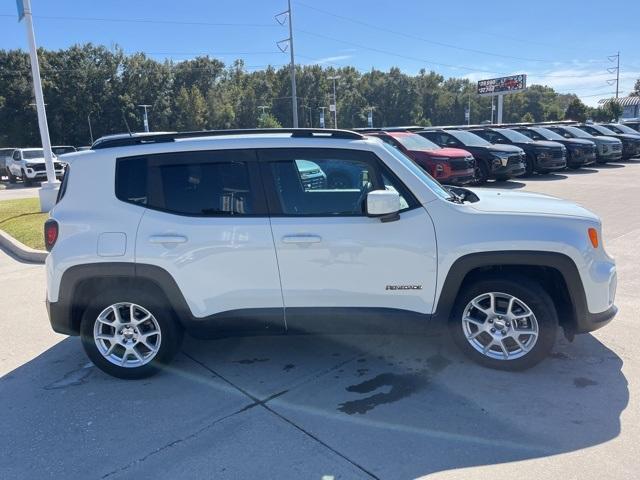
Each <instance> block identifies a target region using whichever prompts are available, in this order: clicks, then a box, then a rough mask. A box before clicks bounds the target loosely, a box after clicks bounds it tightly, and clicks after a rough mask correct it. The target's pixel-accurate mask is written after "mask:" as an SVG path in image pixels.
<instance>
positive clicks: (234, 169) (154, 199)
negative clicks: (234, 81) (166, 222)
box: [116, 150, 308, 217]
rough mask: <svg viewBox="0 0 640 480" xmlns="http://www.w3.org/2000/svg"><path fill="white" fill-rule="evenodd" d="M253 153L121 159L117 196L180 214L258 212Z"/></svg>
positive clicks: (217, 152) (227, 152)
mask: <svg viewBox="0 0 640 480" xmlns="http://www.w3.org/2000/svg"><path fill="white" fill-rule="evenodd" d="M250 157H251V154H250V153H247V152H244V151H233V150H228V151H212V152H183V153H171V154H161V155H149V156H145V157H136V158H129V159H119V160H118V167H117V173H116V176H117V181H116V195H117V197H118V198H119V199H121V200H123V201H126V202H129V203H136V204H142V205H145V206H147V207H148V208H151V209H155V210H161V211H165V212H169V213H174V214H177V215H187V216H202V217H211V216H232V215H233V216H235V215H254V214H256V213H258V209H257V208H256V203H257V202H256V199H255V195H254V190H255V189H252V187H251V181H250V174H249V165H248V161H247V160H248V159H249V158H250ZM305 171H308V169H306V170H305Z"/></svg>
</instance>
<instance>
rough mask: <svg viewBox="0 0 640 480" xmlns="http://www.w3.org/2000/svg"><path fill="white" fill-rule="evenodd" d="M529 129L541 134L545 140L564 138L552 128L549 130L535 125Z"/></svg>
mask: <svg viewBox="0 0 640 480" xmlns="http://www.w3.org/2000/svg"><path fill="white" fill-rule="evenodd" d="M531 130H533V131H534V132H536V133H537V134H539V135H541V136H543V137H544V138H546V139H547V140H564V137H563V136H562V135H558V134H557V133H556V132H554V131H553V130H549V129H548V128H541V127H536V128H532V129H531Z"/></svg>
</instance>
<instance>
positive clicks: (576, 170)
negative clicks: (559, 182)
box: [563, 165, 598, 175]
mask: <svg viewBox="0 0 640 480" xmlns="http://www.w3.org/2000/svg"><path fill="white" fill-rule="evenodd" d="M594 167H595V166H594V165H590V166H588V167H580V168H568V169H566V170H565V171H564V172H563V173H564V174H565V175H586V174H589V173H598V170H596V169H595V168H594ZM596 168H597V167H596Z"/></svg>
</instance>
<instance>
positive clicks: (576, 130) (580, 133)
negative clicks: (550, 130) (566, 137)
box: [563, 127, 593, 138]
mask: <svg viewBox="0 0 640 480" xmlns="http://www.w3.org/2000/svg"><path fill="white" fill-rule="evenodd" d="M563 128H564V129H565V130H566V131H567V132H569V133H571V134H572V135H573V136H575V137H578V138H593V135H591V134H590V133H588V132H585V131H584V130H580V129H579V128H578V127H563Z"/></svg>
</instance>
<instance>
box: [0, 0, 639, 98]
mask: <svg viewBox="0 0 640 480" xmlns="http://www.w3.org/2000/svg"><path fill="white" fill-rule="evenodd" d="M607 6H610V7H611V8H610V9H608V8H607ZM32 7H33V11H34V16H35V27H36V37H37V42H38V45H39V46H42V47H46V48H49V49H58V48H64V47H67V46H69V45H72V44H74V43H84V42H93V43H96V44H103V45H107V46H112V45H116V44H117V45H120V46H121V47H122V48H123V49H124V50H125V51H126V52H134V51H144V52H146V53H148V54H149V55H150V56H152V57H154V58H156V59H163V58H172V59H174V60H183V59H188V58H193V57H195V56H197V55H198V54H205V53H208V54H210V55H213V56H216V57H219V58H221V59H222V60H223V61H228V62H230V61H232V60H233V59H235V58H242V59H243V60H244V61H245V64H246V65H247V66H248V67H249V69H256V68H262V67H263V66H264V65H267V64H272V65H282V64H285V63H286V62H287V61H288V54H284V53H281V52H279V50H278V48H277V47H276V42H277V41H278V40H281V39H283V38H286V37H287V36H288V30H287V28H286V27H284V26H280V25H278V23H277V22H276V21H275V19H274V15H275V14H277V13H279V12H281V11H283V10H285V9H286V8H287V7H286V0H180V1H179V2H178V1H175V0H174V1H169V0H135V1H134V0H126V1H125V0H108V1H102V2H98V1H95V0H94V1H87V0H84V1H80V0H55V1H53V0H32ZM292 8H293V25H294V38H295V52H296V57H297V62H298V63H301V64H304V63H322V64H324V65H326V66H332V65H333V66H344V65H353V66H355V67H356V68H358V69H359V70H363V71H365V70H369V69H370V68H372V67H375V68H378V69H383V70H387V69H389V68H390V67H392V66H398V67H400V68H401V69H402V70H403V71H405V72H407V73H410V74H415V73H416V72H417V71H419V70H420V69H421V68H426V69H428V70H431V69H432V70H435V71H437V72H439V73H441V74H442V75H444V76H446V77H448V76H456V77H461V76H465V77H468V78H470V79H472V80H479V79H482V78H491V77H494V76H500V75H502V74H511V73H527V74H528V75H529V84H531V83H542V84H546V85H550V86H552V87H554V88H556V89H557V90H558V91H561V92H573V93H576V94H577V95H579V96H581V97H582V99H583V101H584V102H585V103H588V104H590V105H595V104H597V101H598V99H600V98H603V97H607V96H610V92H613V91H614V88H615V87H612V86H609V85H607V80H608V79H611V78H614V76H615V74H611V73H608V72H607V68H611V67H613V66H615V65H614V63H612V62H610V61H609V60H608V58H607V57H608V56H609V55H613V54H615V53H616V52H617V51H618V50H619V51H620V53H621V62H620V65H621V83H620V89H621V91H622V94H623V95H624V94H625V93H626V92H628V91H629V90H630V89H631V88H632V86H633V84H634V82H635V79H637V78H639V77H640V48H638V33H639V27H640V20H639V19H640V1H637V0H634V1H630V0H623V1H621V2H618V3H615V4H614V3H607V2H598V3H597V6H596V4H593V3H592V2H586V1H584V0H582V1H577V0H554V1H550V0H535V1H532V0H529V1H524V2H514V1H503V0H494V1H492V2H478V1H458V2H451V1H450V2H445V1H438V2H436V1H432V0H403V1H395V2H389V1H376V0H369V1H366V0H350V1H347V0H342V1H338V0H323V1H317V0H300V1H297V0H292ZM0 31H1V32H2V35H0V48H5V49H7V48H26V37H25V32H24V26H23V25H22V24H18V23H17V17H16V7H15V1H14V0H2V2H0Z"/></svg>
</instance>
